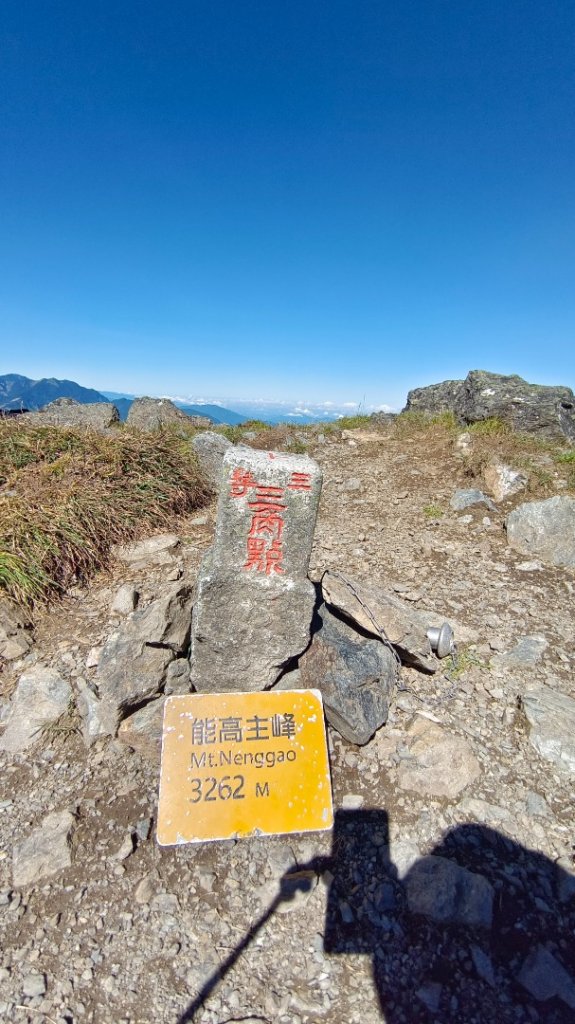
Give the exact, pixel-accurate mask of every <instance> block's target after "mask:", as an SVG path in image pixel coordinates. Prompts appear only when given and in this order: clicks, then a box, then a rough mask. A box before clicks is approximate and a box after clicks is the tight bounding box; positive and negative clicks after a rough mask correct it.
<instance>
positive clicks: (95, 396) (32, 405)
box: [0, 373, 107, 412]
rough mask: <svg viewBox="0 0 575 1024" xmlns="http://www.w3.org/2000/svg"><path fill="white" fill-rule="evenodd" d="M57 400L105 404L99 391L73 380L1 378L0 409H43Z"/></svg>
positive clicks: (15, 376)
mask: <svg viewBox="0 0 575 1024" xmlns="http://www.w3.org/2000/svg"><path fill="white" fill-rule="evenodd" d="M57 398H73V399H75V401H76V402H82V403H86V402H105V401H107V399H105V398H104V397H103V395H101V394H100V392H99V391H93V390H92V388H83V387H81V386H80V385H79V384H76V383H75V381H73V380H56V379H55V377H44V378H43V379H42V380H31V379H30V377H23V376H22V375H21V374H19V373H6V374H4V376H0V409H2V410H4V411H5V412H8V411H10V410H12V409H30V410H31V409H41V408H42V407H43V406H44V405H48V403H49V402H54V401H55V400H56V399H57Z"/></svg>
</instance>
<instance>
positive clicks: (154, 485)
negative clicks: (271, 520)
mask: <svg viewBox="0 0 575 1024" xmlns="http://www.w3.org/2000/svg"><path fill="white" fill-rule="evenodd" d="M0 477H1V479H2V483H3V484H4V486H3V487H2V490H0V592H1V591H4V592H5V593H6V595H7V596H8V597H9V598H11V599H12V600H13V601H15V602H16V603H17V604H19V605H24V606H30V605H32V604H34V603H35V602H43V601H46V600H47V599H48V598H49V597H50V596H53V595H54V594H57V593H61V592H63V591H64V590H65V589H66V588H67V587H68V586H70V584H71V583H72V582H74V581H77V580H80V579H85V578H87V577H88V576H89V575H90V574H91V573H93V572H94V571H95V570H97V569H98V568H100V567H101V566H102V565H104V564H105V563H106V561H107V559H108V556H109V553H110V549H111V547H112V545H113V544H116V543H121V542H125V541H127V540H131V539H133V538H135V537H137V536H143V535H145V534H146V533H148V532H150V531H153V530H154V529H158V528H160V529H161V528H167V527H169V526H170V525H174V524H175V522H176V520H177V518H178V517H179V516H181V515H184V514H186V513H188V512H191V511H193V510H194V509H196V508H198V507H199V506H201V505H203V504H204V503H205V501H206V500H207V498H208V496H209V489H208V487H207V485H206V483H205V481H204V479H203V477H202V476H201V473H200V471H199V468H198V465H197V461H196V457H195V453H194V451H193V449H192V447H191V438H189V437H182V436H179V435H178V434H177V433H176V432H175V431H170V430H165V431H160V432H157V433H153V434H146V433H140V432H137V433H133V432H131V431H130V430H128V429H123V430H121V431H118V432H114V433H113V434H110V435H105V434H98V433H95V432H91V431H81V432H80V431H77V432H76V431H73V430H63V429H60V428H57V427H29V426H26V425H21V424H18V423H10V422H8V423H5V424H0Z"/></svg>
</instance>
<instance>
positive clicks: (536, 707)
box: [521, 685, 575, 772]
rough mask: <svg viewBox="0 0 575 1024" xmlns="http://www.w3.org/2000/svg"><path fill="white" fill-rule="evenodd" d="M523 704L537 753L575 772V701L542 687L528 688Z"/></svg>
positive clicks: (523, 697) (549, 688) (562, 767)
mask: <svg viewBox="0 0 575 1024" xmlns="http://www.w3.org/2000/svg"><path fill="white" fill-rule="evenodd" d="M521 705H522V708H523V711H524V713H525V717H526V718H527V722H528V723H529V740H530V742H531V744H532V745H533V746H534V747H535V749H536V751H537V752H538V753H539V754H540V755H541V757H542V758H544V760H546V761H551V762H552V763H553V764H555V765H557V767H558V768H561V769H563V770H564V771H568V772H575V700H573V698H572V697H568V696H566V695H565V694H564V693H559V692H557V691H556V690H552V689H551V687H550V686H545V685H541V686H536V687H533V688H531V689H528V690H527V691H526V692H525V693H524V694H523V696H522V698H521Z"/></svg>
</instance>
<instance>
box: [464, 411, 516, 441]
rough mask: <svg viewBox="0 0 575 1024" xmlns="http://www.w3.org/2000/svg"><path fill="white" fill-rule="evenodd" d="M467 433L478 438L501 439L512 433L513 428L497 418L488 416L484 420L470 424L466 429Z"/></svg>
mask: <svg viewBox="0 0 575 1024" xmlns="http://www.w3.org/2000/svg"><path fill="white" fill-rule="evenodd" d="M467 430H468V431H469V433H470V434H471V435H472V436H473V435H476V436H478V437H503V436H504V435H506V434H511V433H513V428H512V427H510V426H509V424H508V423H505V421H504V420H502V419H499V417H498V416H490V417H489V418H488V419H486V420H478V421H477V423H470V424H469V426H468V427H467Z"/></svg>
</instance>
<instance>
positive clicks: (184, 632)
mask: <svg viewBox="0 0 575 1024" xmlns="http://www.w3.org/2000/svg"><path fill="white" fill-rule="evenodd" d="M192 595H193V591H192V587H191V585H190V584H189V583H181V582H178V583H174V584H172V585H171V586H167V587H165V588H164V589H163V591H162V593H161V594H160V596H159V597H157V598H156V600H155V601H152V602H151V603H150V604H149V605H148V607H147V608H143V609H141V610H140V611H137V612H135V613H134V615H133V616H132V618H131V619H130V621H129V622H128V623H127V624H126V633H127V635H129V636H131V637H135V638H137V639H138V640H142V641H143V642H144V643H147V644H161V645H162V646H163V647H170V648H171V650H172V651H173V652H174V654H182V653H183V652H184V651H187V648H188V646H189V642H190V628H191V617H192Z"/></svg>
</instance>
